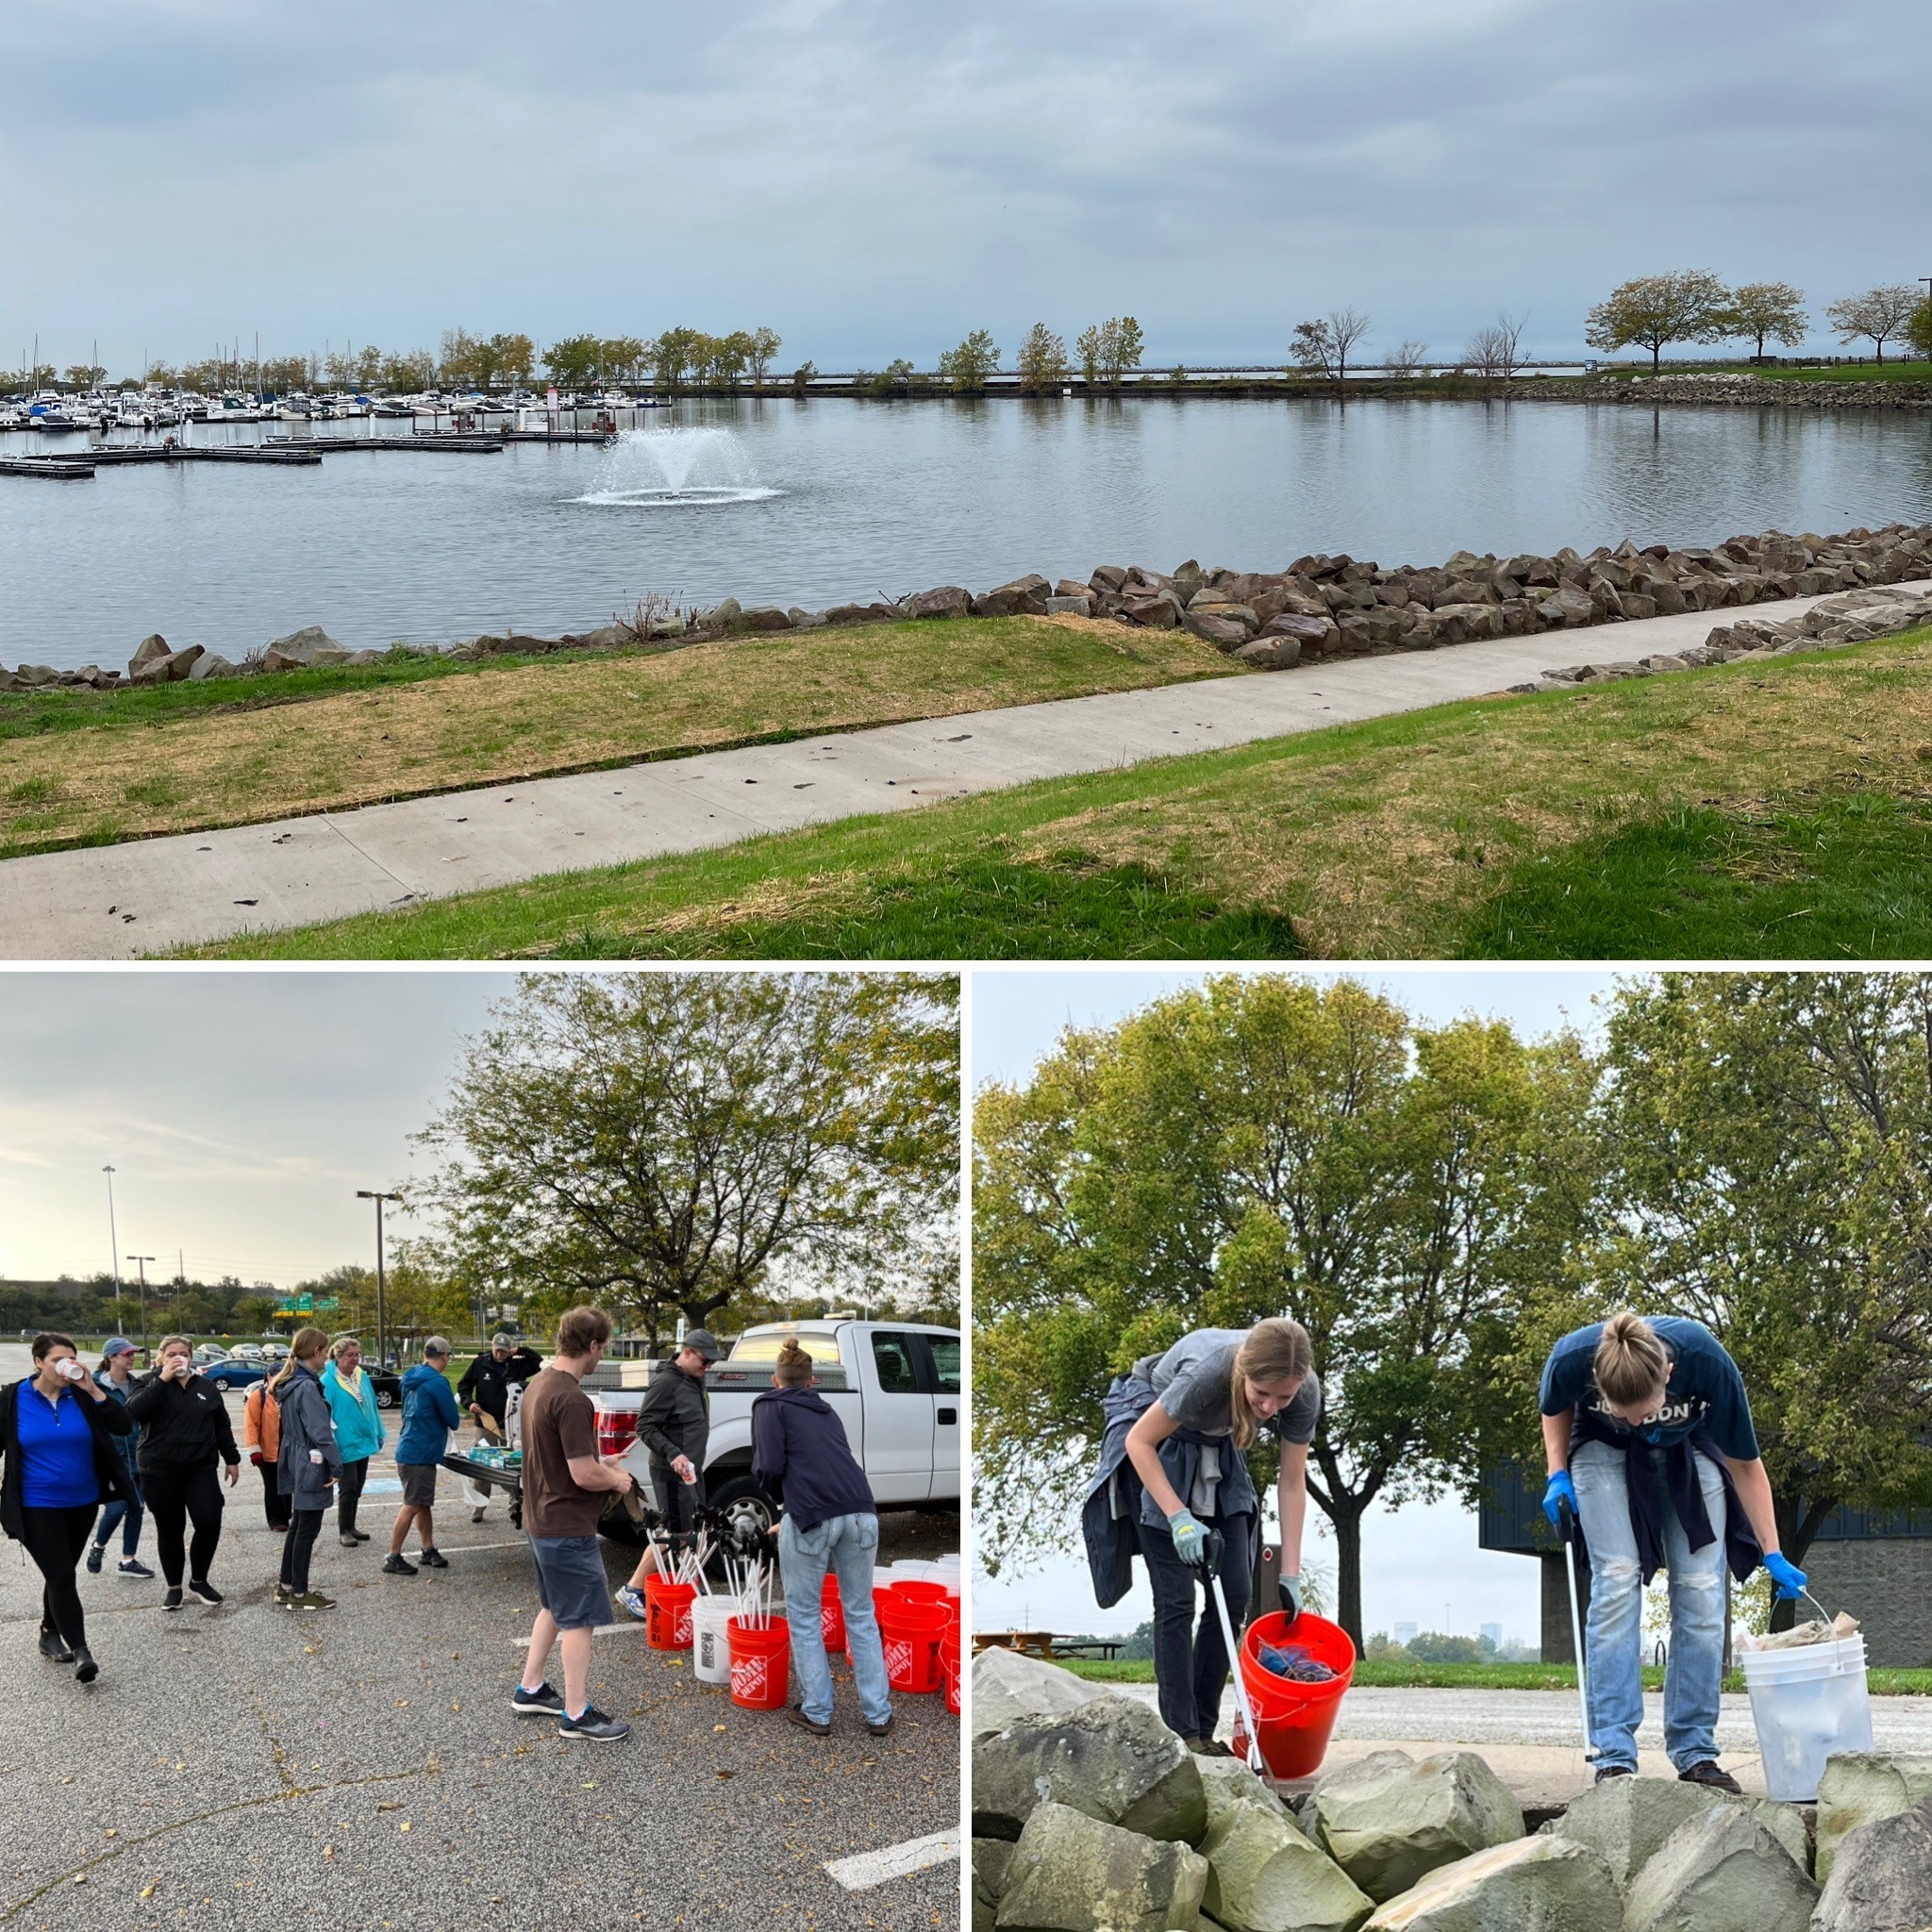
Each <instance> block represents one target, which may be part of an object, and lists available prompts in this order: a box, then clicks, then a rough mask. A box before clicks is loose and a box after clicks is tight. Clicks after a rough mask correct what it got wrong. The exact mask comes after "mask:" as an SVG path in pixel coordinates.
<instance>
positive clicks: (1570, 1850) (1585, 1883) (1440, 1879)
mask: <svg viewBox="0 0 1932 1932" xmlns="http://www.w3.org/2000/svg"><path fill="white" fill-rule="evenodd" d="M1623 1926H1624V1904H1623V1899H1622V1897H1621V1896H1620V1894H1619V1893H1618V1890H1617V1887H1616V1884H1615V1882H1614V1881H1613V1880H1612V1879H1611V1877H1610V1874H1609V1868H1608V1867H1607V1865H1606V1864H1605V1863H1604V1861H1603V1860H1602V1859H1601V1858H1600V1857H1597V1855H1596V1854H1595V1853H1594V1852H1593V1851H1591V1849H1590V1847H1589V1846H1588V1845H1580V1844H1576V1843H1574V1842H1573V1841H1572V1840H1569V1839H1560V1838H1520V1839H1517V1840H1515V1841H1514V1842H1513V1843H1510V1844H1507V1845H1495V1846H1492V1847H1491V1849H1490V1850H1488V1851H1485V1852H1477V1853H1475V1854H1474V1856H1473V1857H1467V1858H1462V1859H1458V1860H1457V1863H1455V1864H1454V1865H1444V1866H1442V1867H1441V1868H1440V1869H1439V1870H1437V1871H1434V1872H1431V1873H1430V1874H1429V1875H1428V1876H1427V1877H1426V1878H1424V1880H1423V1881H1422V1883H1421V1884H1420V1885H1418V1886H1416V1887H1415V1888H1414V1889H1413V1890H1409V1891H1405V1892H1404V1893H1403V1894H1402V1895H1401V1897H1400V1898H1392V1899H1391V1900H1390V1901H1389V1903H1388V1904H1387V1905H1385V1906H1383V1907H1381V1909H1380V1910H1378V1911H1377V1912H1376V1913H1375V1915H1374V1917H1373V1918H1372V1919H1370V1920H1369V1922H1368V1932H1623Z"/></svg>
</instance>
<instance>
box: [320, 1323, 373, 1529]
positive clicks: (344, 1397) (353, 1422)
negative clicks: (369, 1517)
mask: <svg viewBox="0 0 1932 1932" xmlns="http://www.w3.org/2000/svg"><path fill="white" fill-rule="evenodd" d="M328 1354H329V1362H328V1367H327V1368H325V1369H324V1370H323V1372H322V1392H323V1394H324V1395H325V1397H326V1398H327V1399H328V1412H329V1419H330V1421H332V1422H333V1423H334V1424H335V1425H336V1442H337V1445H338V1446H339V1447H340V1448H341V1452H342V1483H341V1489H340V1490H339V1491H337V1492H336V1494H337V1501H336V1529H337V1531H338V1532H339V1534H338V1537H337V1541H339V1542H341V1545H342V1547H343V1548H344V1549H349V1550H353V1549H354V1548H355V1547H356V1546H357V1544H358V1543H366V1542H367V1541H369V1532H368V1531H367V1530H366V1529H358V1528H357V1527H356V1506H357V1504H358V1503H359V1502H360V1501H361V1500H362V1485H363V1484H364V1483H365V1482H366V1481H368V1479H369V1458H370V1457H372V1456H374V1455H375V1452H376V1451H377V1450H378V1449H380V1448H381V1447H382V1411H381V1409H379V1408H378V1407H376V1406H375V1383H374V1382H372V1381H371V1380H370V1378H369V1375H368V1374H367V1373H366V1372H365V1371H364V1369H363V1367H362V1344H361V1343H360V1342H359V1341H357V1339H356V1338H355V1337H354V1336H353V1335H338V1336H337V1337H336V1339H335V1341H334V1342H333V1344H332V1345H331V1346H330V1348H329V1352H328Z"/></svg>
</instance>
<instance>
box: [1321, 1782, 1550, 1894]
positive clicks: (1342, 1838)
mask: <svg viewBox="0 0 1932 1932" xmlns="http://www.w3.org/2000/svg"><path fill="white" fill-rule="evenodd" d="M1309 1810H1310V1811H1311V1813H1312V1816H1311V1817H1310V1818H1309V1820H1308V1823H1309V1826H1310V1829H1311V1831H1312V1834H1313V1836H1314V1837H1315V1839H1316V1840H1317V1841H1318V1842H1320V1843H1321V1844H1322V1845H1324V1847H1325V1848H1326V1849H1327V1851H1328V1853H1329V1855H1330V1856H1331V1857H1333V1858H1334V1859H1335V1862H1336V1863H1337V1864H1338V1865H1340V1866H1341V1869H1342V1870H1343V1871H1344V1872H1346V1873H1347V1874H1348V1875H1349V1876H1350V1877H1351V1878H1352V1879H1354V1880H1355V1882H1356V1883H1357V1885H1358V1886H1360V1887H1361V1889H1362V1890H1364V1891H1365V1892H1367V1893H1368V1895H1369V1896H1370V1897H1371V1898H1373V1899H1375V1900H1378V1901H1379V1900H1383V1899H1391V1898H1393V1897H1395V1895H1396V1894H1397V1893H1398V1892H1403V1891H1407V1890H1408V1889H1409V1888H1410V1887H1411V1886H1412V1885H1414V1884H1415V1883H1416V1882H1417V1880H1419V1879H1420V1878H1421V1877H1422V1876H1423V1875H1424V1874H1425V1873H1428V1872H1433V1871H1434V1870H1435V1869H1436V1868H1437V1867H1438V1866H1439V1865H1448V1864H1452V1863H1454V1862H1455V1861H1456V1860H1457V1859H1458V1858H1464V1857H1468V1856H1469V1855H1470V1854H1471V1853H1472V1852H1479V1851H1482V1850H1484V1849H1485V1848H1486V1847H1488V1846H1491V1845H1499V1844H1503V1843H1506V1842H1507V1840H1510V1839H1517V1838H1521V1837H1522V1836H1523V1807H1521V1806H1520V1805H1518V1804H1517V1802H1516V1800H1515V1798H1514V1797H1513V1796H1511V1795H1510V1792H1509V1789H1508V1787H1507V1785H1505V1784H1504V1782H1503V1781H1502V1779H1501V1778H1499V1777H1498V1776H1497V1775H1496V1774H1495V1773H1494V1772H1492V1771H1491V1769H1490V1767H1489V1766H1488V1765H1487V1764H1485V1763H1484V1762H1483V1760H1482V1759H1481V1758H1480V1757H1477V1756H1476V1755H1475V1753H1474V1752H1473V1751H1444V1752H1441V1753H1439V1754H1438V1755H1436V1756H1435V1757H1424V1759H1422V1761H1421V1762H1420V1763H1418V1762H1417V1761H1416V1760H1415V1759H1414V1758H1412V1757H1410V1756H1409V1755H1408V1753H1407V1751H1376V1752H1374V1753H1372V1754H1371V1755H1370V1756H1369V1757H1364V1758H1361V1759H1360V1760H1359V1761H1357V1763H1355V1764H1351V1765H1346V1766H1343V1767H1342V1768H1341V1770H1339V1771H1336V1772H1333V1773H1331V1774H1329V1775H1327V1776H1325V1777H1324V1778H1323V1779H1322V1781H1321V1783H1320V1784H1319V1785H1318V1786H1317V1787H1316V1789H1315V1792H1314V1796H1313V1797H1312V1798H1311V1799H1310V1801H1309Z"/></svg>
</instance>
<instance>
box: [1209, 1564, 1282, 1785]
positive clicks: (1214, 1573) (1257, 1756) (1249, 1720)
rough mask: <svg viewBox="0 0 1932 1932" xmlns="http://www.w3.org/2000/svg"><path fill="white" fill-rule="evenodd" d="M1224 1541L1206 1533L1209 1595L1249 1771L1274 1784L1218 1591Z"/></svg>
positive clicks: (1229, 1621)
mask: <svg viewBox="0 0 1932 1932" xmlns="http://www.w3.org/2000/svg"><path fill="white" fill-rule="evenodd" d="M1223 1547H1224V1540H1223V1538H1222V1534H1221V1532H1220V1531H1219V1530H1218V1529H1210V1530H1209V1531H1208V1542H1207V1549H1206V1555H1207V1557H1208V1561H1207V1565H1206V1568H1207V1572H1208V1579H1207V1580H1208V1595H1209V1596H1211V1597H1212V1598H1213V1599H1214V1609H1215V1613H1216V1615H1218V1616H1219V1617H1220V1619H1221V1641H1222V1643H1223V1645H1224V1647H1225V1649H1226V1652H1227V1667H1228V1670H1229V1672H1230V1673H1231V1674H1233V1677H1234V1698H1235V1702H1236V1704H1238V1705H1239V1706H1240V1707H1241V1731H1242V1734H1243V1735H1244V1736H1245V1737H1246V1739H1247V1740H1248V1769H1249V1770H1250V1771H1252V1772H1253V1773H1255V1774H1256V1775H1257V1777H1259V1778H1260V1779H1261V1780H1262V1781H1263V1782H1264V1783H1267V1784H1273V1783H1274V1778H1273V1776H1272V1775H1271V1774H1270V1773H1269V1770H1268V1765H1267V1761H1266V1760H1265V1759H1264V1758H1263V1757H1262V1756H1261V1745H1260V1741H1259V1740H1260V1735H1261V1733H1260V1727H1259V1726H1258V1725H1257V1724H1256V1722H1255V1711H1254V1707H1253V1706H1252V1705H1251V1704H1250V1703H1249V1702H1248V1687H1247V1685H1246V1684H1244V1683H1243V1682H1242V1681H1241V1652H1240V1651H1239V1650H1238V1649H1237V1648H1236V1647H1235V1641H1234V1621H1233V1619H1232V1618H1230V1617H1229V1616H1228V1614H1227V1592H1226V1591H1224V1590H1223V1589H1222V1587H1221V1552H1222V1549H1223Z"/></svg>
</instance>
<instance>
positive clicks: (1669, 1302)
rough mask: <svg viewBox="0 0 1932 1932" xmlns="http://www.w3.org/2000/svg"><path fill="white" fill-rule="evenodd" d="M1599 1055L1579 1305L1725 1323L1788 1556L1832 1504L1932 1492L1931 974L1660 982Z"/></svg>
mask: <svg viewBox="0 0 1932 1932" xmlns="http://www.w3.org/2000/svg"><path fill="white" fill-rule="evenodd" d="M1606 1067H1607V1074H1608V1076H1609V1077H1608V1081H1607V1086H1606V1089H1605V1099H1604V1105H1603V1113H1602V1126H1603V1135H1604V1146H1605V1151H1606V1174H1607V1179H1606V1182H1605V1195H1604V1203H1603V1213H1604V1219H1603V1227H1604V1230H1605V1233H1604V1241H1603V1247H1602V1252H1601V1254H1600V1256H1599V1257H1598V1260H1597V1263H1596V1266H1595V1269H1594V1271H1593V1272H1594V1286H1595V1293H1594V1296H1593V1301H1594V1307H1591V1308H1590V1309H1588V1310H1585V1311H1581V1312H1583V1313H1584V1314H1585V1316H1586V1318H1587V1317H1588V1315H1589V1314H1593V1313H1595V1312H1597V1311H1599V1310H1601V1309H1605V1308H1607V1307H1610V1306H1621V1307H1635V1308H1637V1309H1638V1310H1639V1311H1640V1312H1656V1313H1681V1314H1686V1315H1691V1316H1694V1317H1695V1318H1696V1319H1697V1320H1699V1321H1701V1322H1703V1323H1705V1324H1707V1325H1708V1326H1709V1327H1710V1328H1711V1329H1712V1330H1713V1331H1714V1332H1715V1333H1716V1334H1717V1336H1718V1337H1719V1339H1720V1340H1721V1341H1723V1342H1724V1346H1725V1347H1726V1348H1727V1349H1728V1350H1729V1351H1730V1353H1731V1355H1732V1356H1733V1357H1735V1358H1736V1360H1737V1362H1738V1366H1739V1368H1740V1371H1741V1372H1742V1374H1743V1377H1744V1384H1745V1388H1746V1389H1747V1391H1749V1393H1750V1397H1751V1407H1752V1415H1753V1419H1754V1420H1755V1422H1756V1424H1757V1434H1758V1439H1759V1442H1760V1446H1761V1447H1762V1449H1763V1453H1764V1463H1765V1470H1766V1473H1767V1474H1769V1476H1770V1478H1771V1486H1772V1493H1773V1495H1774V1498H1775V1501H1776V1505H1777V1524H1778V1538H1779V1541H1780V1543H1781V1544H1782V1546H1783V1548H1784V1552H1785V1554H1786V1555H1787V1556H1788V1557H1790V1559H1791V1560H1792V1561H1793V1562H1794V1563H1798V1564H1800V1565H1802V1564H1803V1562H1804V1560H1805V1552H1806V1551H1807V1549H1808V1548H1809V1546H1810V1543H1811V1541H1812V1539H1813V1537H1814V1536H1816V1534H1817V1532H1818V1529H1819V1526H1820V1524H1823V1522H1824V1519H1825V1517H1826V1516H1827V1515H1828V1514H1829V1513H1830V1511H1831V1510H1832V1509H1833V1508H1835V1507H1837V1506H1838V1505H1839V1504H1840V1503H1846V1502H1856V1503H1858V1504H1860V1505H1863V1506H1866V1507H1884V1506H1887V1505H1905V1504H1924V1503H1926V1502H1928V1501H1932V1449H1928V1448H1927V1446H1926V1444H1927V1440H1928V1436H1932V975H1926V974H1881V973H1847V974H1732V973H1724V974H1664V975H1661V976H1660V977H1658V978H1657V979H1655V980H1651V981H1642V982H1638V983H1635V984H1633V985H1629V986H1626V987H1624V989H1623V990H1622V991H1621V992H1620V993H1619V995H1618V999H1617V1003H1616V1007H1615V1009H1614V1011H1613V1014H1612V1018H1611V1023H1610V1028H1609V1039H1608V1046H1607V1054H1606ZM1784 1608H1785V1609H1786V1610H1787V1611H1788V1610H1789V1606H1785V1607H1784Z"/></svg>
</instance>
